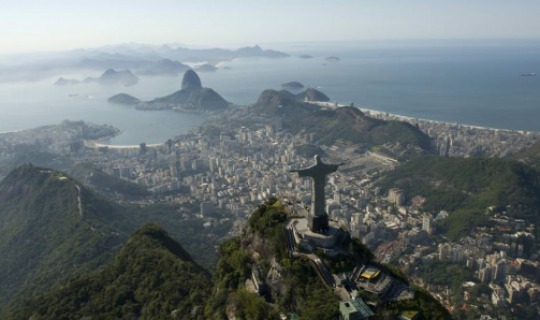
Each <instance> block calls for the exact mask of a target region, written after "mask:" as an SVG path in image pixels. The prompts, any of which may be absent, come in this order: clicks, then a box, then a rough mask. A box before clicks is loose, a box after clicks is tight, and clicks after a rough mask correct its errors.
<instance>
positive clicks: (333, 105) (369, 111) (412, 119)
mask: <svg viewBox="0 0 540 320" xmlns="http://www.w3.org/2000/svg"><path fill="white" fill-rule="evenodd" d="M309 103H313V104H316V105H318V106H321V107H325V108H329V109H335V108H336V107H349V106H350V105H347V104H339V103H337V102H322V101H310V102H309ZM356 108H358V109H359V110H360V111H362V112H363V113H365V114H366V115H368V116H371V117H372V118H377V117H380V118H382V119H385V120H388V119H396V120H400V121H405V122H409V123H414V122H419V121H421V122H429V123H434V124H446V125H453V126H458V127H464V128H471V129H478V130H489V131H505V132H517V133H521V134H525V133H527V132H535V133H536V132H537V131H529V130H516V129H504V128H493V127H483V126H478V125H472V124H464V123H457V122H449V121H442V120H431V119H423V118H415V117H409V116H404V115H399V114H394V113H390V112H386V111H380V110H375V109H369V108H364V107H356Z"/></svg>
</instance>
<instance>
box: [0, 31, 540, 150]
mask: <svg viewBox="0 0 540 320" xmlns="http://www.w3.org/2000/svg"><path fill="white" fill-rule="evenodd" d="M272 49H278V50H283V51H285V52H287V53H289V54H290V55H291V56H290V57H288V58H279V59H267V58H242V59H235V60H232V61H226V62H222V63H220V64H219V67H220V69H219V70H218V71H216V72H212V73H200V74H199V76H200V77H201V80H202V83H203V86H205V87H210V88H213V89H214V90H216V91H217V92H219V93H220V94H221V95H222V96H223V97H224V98H225V99H227V100H228V101H231V102H234V103H236V104H241V105H247V104H251V103H253V102H255V101H256V100H257V97H258V96H259V94H260V93H261V92H262V91H263V90H265V89H280V84H282V83H285V82H289V81H299V82H301V83H302V84H304V85H305V86H311V87H314V88H317V89H319V90H321V91H322V92H324V93H326V94H327V95H328V96H329V97H330V98H331V100H332V101H336V102H338V103H342V104H349V103H351V102H352V103H354V105H355V106H357V107H361V108H367V109H373V110H378V111H384V112H389V113H394V114H399V115H404V116H410V117H415V118H422V119H430V120H439V121H446V122H456V123H461V124H470V125H477V126H484V127H493V128H501V129H512V130H526V131H540V121H539V119H540V75H538V76H522V74H528V73H540V42H538V41H530V42H527V41H519V42H517V41H511V42H510V41H508V42H504V41H502V42H485V43H473V42H464V43H456V42H451V43H445V42H427V43H407V42H397V43H341V44H339V43H319V44H314V43H311V44H295V45H277V47H272ZM302 54H307V55H311V56H312V58H310V59H305V58H301V57H300V55H302ZM329 56H335V57H338V58H339V59H340V60H339V61H327V60H326V59H325V58H326V57H329ZM78 72H80V71H78ZM99 75H100V73H99V72H96V71H88V72H82V73H78V74H58V75H57V76H54V77H51V78H47V79H41V80H36V81H26V82H10V83H8V82H1V83H0V115H1V116H0V132H6V131H18V130H24V129H30V128H33V127H37V126H41V125H48V124H58V123H60V122H61V121H63V120H65V119H69V120H85V121H90V122H94V123H98V124H110V125H114V126H116V127H118V128H120V129H121V130H122V131H123V133H122V134H121V135H119V136H118V137H115V138H113V139H111V140H110V141H109V143H110V144H117V145H125V144H139V143H141V142H146V143H160V142H164V141H166V140H167V139H168V138H171V137H174V136H175V135H176V134H179V133H183V132H186V131H188V130H190V129H192V128H195V127H197V126H199V125H200V124H201V123H202V122H203V121H204V120H205V116H204V115H201V114H190V113H179V112H173V111H139V110H135V109H133V108H132V107H128V106H121V105H113V104H108V103H107V98H108V97H110V96H112V95H114V94H117V93H120V92H125V93H128V94H131V95H133V96H136V97H138V98H140V99H143V100H149V99H153V98H155V97H160V96H164V95H167V94H170V93H172V92H174V91H176V90H178V89H180V85H181V76H179V77H141V78H140V81H139V83H138V84H136V85H134V86H130V87H121V86H101V85H99V84H78V85H71V86H62V87H58V86H55V85H54V82H55V81H56V79H57V78H58V77H59V76H63V77H65V78H78V79H82V78H84V77H87V76H99Z"/></svg>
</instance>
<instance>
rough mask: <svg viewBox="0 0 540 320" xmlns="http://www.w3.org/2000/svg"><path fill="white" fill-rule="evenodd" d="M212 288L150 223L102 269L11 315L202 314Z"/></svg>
mask: <svg viewBox="0 0 540 320" xmlns="http://www.w3.org/2000/svg"><path fill="white" fill-rule="evenodd" d="M210 288H211V282H210V274H209V273H208V272H207V271H205V270H204V269H203V268H201V267H200V266H199V265H197V264H196V263H195V262H194V261H193V259H192V258H191V256H190V255H189V254H188V253H187V252H186V251H185V250H184V249H183V248H182V246H180V245H179V244H178V243H177V242H176V241H174V240H173V239H172V238H171V237H170V236H169V235H168V234H167V233H166V232H165V231H164V230H163V229H161V228H159V227H158V226H156V225H152V224H150V225H145V226H143V227H141V228H140V229H139V230H137V231H136V232H135V233H134V234H133V235H131V236H130V238H129V240H128V241H127V243H126V244H125V245H124V247H123V248H122V250H121V251H120V252H119V253H118V254H117V255H116V256H115V257H114V259H113V261H112V262H111V263H109V264H108V265H107V266H106V267H105V268H104V269H102V270H99V271H96V272H92V273H90V274H81V275H79V276H78V277H76V278H75V279H73V280H71V281H70V282H69V283H67V284H66V285H64V286H63V287H62V288H60V289H58V290H56V291H53V292H51V293H47V294H44V295H42V296H39V297H38V298H36V299H34V300H32V301H31V302H29V303H26V304H25V306H24V307H23V308H21V309H19V310H17V311H15V312H13V314H11V315H10V316H9V318H10V319H29V318H37V319H61V318H63V317H66V316H69V317H70V318H73V317H76V318H85V317H92V318H99V319H111V318H120V319H137V318H143V319H165V318H169V319H187V318H188V317H189V316H188V315H192V317H190V318H191V319H203V318H202V317H201V315H200V313H201V312H202V308H201V306H202V305H203V304H204V303H205V301H206V299H207V298H208V296H209V294H210ZM197 310H199V312H198V311H197Z"/></svg>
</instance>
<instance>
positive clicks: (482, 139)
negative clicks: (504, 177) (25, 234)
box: [0, 109, 540, 310]
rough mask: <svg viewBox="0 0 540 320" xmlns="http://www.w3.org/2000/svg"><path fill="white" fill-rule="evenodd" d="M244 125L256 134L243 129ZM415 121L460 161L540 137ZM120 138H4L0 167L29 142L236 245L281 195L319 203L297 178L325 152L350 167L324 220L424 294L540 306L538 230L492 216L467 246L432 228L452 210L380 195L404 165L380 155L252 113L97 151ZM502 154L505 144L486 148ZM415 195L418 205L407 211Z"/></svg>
mask: <svg viewBox="0 0 540 320" xmlns="http://www.w3.org/2000/svg"><path fill="white" fill-rule="evenodd" d="M374 114H375V116H378V117H385V118H390V117H394V116H392V115H388V114H380V113H375V112H374ZM239 119H244V121H243V123H246V124H249V127H247V126H237V124H238V123H239V122H240V121H239ZM246 119H247V120H246ZM409 120H410V121H411V122H413V123H414V124H416V125H418V126H419V127H420V128H422V129H423V130H425V131H427V132H428V133H429V134H430V136H431V137H433V138H434V141H437V142H436V143H439V141H440V140H443V141H450V142H449V143H447V147H446V148H447V150H446V151H444V152H443V153H445V154H449V155H452V156H470V155H472V154H474V153H475V152H476V153H478V152H485V154H487V155H489V156H503V155H508V154H511V153H517V152H520V151H523V150H525V149H527V148H528V147H530V146H531V145H532V144H533V143H534V142H536V141H537V139H538V135H537V134H535V133H526V132H514V131H505V130H493V129H483V128H471V127H467V126H460V125H456V124H454V125H451V124H446V123H440V122H433V121H430V122H426V121H422V120H417V119H409ZM231 124H232V125H231ZM113 134H116V131H115V129H114V128H111V127H107V126H93V125H88V124H85V123H82V122H65V123H62V124H61V125H59V126H52V127H47V128H40V129H35V130H30V131H23V132H19V133H12V134H2V135H1V136H0V141H1V143H2V148H0V150H2V151H1V153H0V160H1V161H2V162H4V163H6V162H8V161H9V160H10V159H12V158H13V157H14V155H15V153H16V152H15V151H16V150H14V149H13V148H14V147H13V146H15V145H16V144H22V143H28V144H34V145H36V146H39V148H41V149H42V151H47V152H53V153H55V154H57V155H58V156H61V157H63V158H66V159H69V160H70V161H73V162H74V163H82V162H91V163H93V164H94V165H96V166H97V167H98V168H100V169H101V170H103V171H104V172H106V173H108V174H110V175H113V176H116V177H118V178H121V179H124V180H126V181H130V182H133V183H135V184H138V185H139V186H142V187H144V188H147V189H148V190H150V191H151V193H152V196H151V197H147V198H142V199H123V198H122V197H121V196H120V195H118V197H119V198H118V199H117V200H119V201H128V202H132V203H137V204H138V205H142V206H144V205H145V203H153V202H167V203H175V204H178V205H179V206H182V205H183V204H189V205H190V206H191V207H193V206H196V207H197V208H199V210H197V211H196V212H184V215H186V216H189V217H193V216H197V217H199V218H200V220H201V224H204V226H206V227H208V228H209V229H210V227H211V226H212V225H216V224H220V223H223V222H224V221H233V224H232V225H233V228H232V229H231V231H230V235H229V236H233V235H236V234H240V232H241V230H242V227H243V226H244V225H245V223H246V219H247V218H248V217H249V215H250V213H251V212H253V211H254V210H255V208H256V207H257V205H258V204H260V203H261V202H263V201H265V200H266V199H268V198H270V197H272V196H277V197H278V198H281V199H285V200H286V201H291V202H298V203H299V204H302V205H304V204H305V206H309V202H310V190H311V189H310V188H311V186H310V181H309V180H306V179H302V178H300V177H298V176H296V175H294V174H291V173H290V170H291V169H296V168H300V167H305V166H307V165H309V164H310V163H311V162H312V160H311V157H312V155H313V154H315V153H323V154H324V158H325V159H328V161H330V162H344V164H343V165H342V166H341V167H340V169H339V171H337V172H336V173H334V174H331V175H330V176H329V178H328V181H327V185H326V194H327V197H326V198H327V199H326V212H327V213H328V215H329V217H330V219H331V220H332V221H334V222H335V223H337V224H338V225H339V226H340V227H342V228H344V229H345V230H347V231H349V232H350V234H351V235H352V236H353V237H356V238H359V239H361V240H362V242H363V243H365V244H366V245H367V246H368V247H369V248H370V249H372V250H373V251H374V253H375V256H376V258H377V260H378V261H380V262H383V263H387V264H394V265H398V266H399V267H400V268H401V269H402V270H403V271H404V272H405V273H407V274H408V275H410V276H411V279H412V281H413V283H414V284H415V285H418V286H420V287H423V288H425V289H427V290H429V292H431V293H432V294H433V295H434V296H435V297H437V299H439V301H440V302H441V303H443V304H444V305H445V306H446V307H447V308H448V309H449V310H455V309H461V308H464V309H467V308H480V309H481V310H490V305H493V306H496V307H503V308H504V307H508V306H517V305H519V304H523V303H533V304H534V303H537V302H538V299H539V296H538V292H539V290H540V285H539V284H538V274H539V273H538V270H539V264H538V262H537V261H538V253H537V252H530V250H526V247H530V243H534V241H535V239H534V235H533V230H534V228H535V226H534V225H533V224H531V223H530V222H527V221H524V220H520V219H513V218H510V217H508V216H507V215H505V213H504V212H496V211H493V208H486V213H485V214H487V215H489V219H490V220H491V221H493V222H494V225H493V226H492V227H490V228H486V227H479V228H477V229H476V230H474V232H471V233H470V234H469V235H468V236H467V237H464V238H461V239H459V240H458V241H450V240H449V239H445V238H444V237H440V236H437V230H436V228H435V227H434V225H435V223H436V222H437V221H438V220H441V219H444V218H445V217H447V216H448V212H446V211H444V210H442V211H440V212H424V211H423V210H422V204H423V203H424V202H425V200H426V199H425V198H422V197H420V196H418V195H405V194H404V192H403V191H402V190H400V189H397V188H392V189H390V190H388V192H385V193H382V192H381V190H380V188H379V187H378V186H377V177H378V175H379V174H380V173H381V172H386V171H388V170H392V169H393V168H395V167H396V166H397V165H399V161H398V160H396V159H392V158H390V157H388V156H384V155H381V154H377V153H376V152H370V151H368V152H364V153H359V152H358V150H357V148H356V146H354V145H332V146H323V145H321V146H317V142H316V141H313V135H312V134H299V135H296V136H293V135H292V134H290V133H289V132H287V131H285V130H282V128H281V125H280V121H279V120H265V118H263V117H259V116H250V115H248V114H247V113H246V111H245V110H243V109H237V110H234V111H232V112H229V113H225V114H222V115H213V116H211V117H210V119H209V120H208V121H207V123H206V124H205V125H203V126H202V127H201V128H200V129H198V130H195V131H193V132H189V133H186V134H182V135H179V136H177V137H176V138H175V139H174V140H169V141H167V142H166V143H164V144H160V145H146V144H145V143H141V144H140V145H138V146H108V145H103V144H98V143H96V142H95V141H96V138H98V137H107V136H111V135H113ZM495 145H497V146H498V147H496V148H495V147H490V148H488V146H495ZM504 146H506V147H504ZM407 197H409V199H411V200H410V201H407V202H406V198H407ZM494 233H502V234H503V237H502V240H501V238H500V237H498V238H497V239H494V236H493V234H494ZM429 261H440V262H444V263H453V264H459V265H462V266H463V268H465V269H466V270H468V271H470V272H471V274H473V275H474V277H475V278H476V279H477V281H478V283H479V284H475V283H474V282H468V283H463V284H462V285H463V288H464V289H463V296H462V297H456V294H457V295H460V294H461V293H460V292H454V291H453V290H451V288H449V287H448V286H443V285H437V284H433V283H430V281H429V279H425V278H423V277H422V273H421V272H419V267H420V266H421V265H422V264H424V263H426V262H429ZM480 285H486V286H488V287H489V288H490V289H491V291H490V292H491V294H490V295H489V296H488V295H486V294H481V293H480V294H478V293H475V294H471V292H473V291H474V287H475V286H476V287H478V286H480ZM474 292H478V289H477V290H476V291H474ZM456 301H458V302H459V303H461V304H460V305H456Z"/></svg>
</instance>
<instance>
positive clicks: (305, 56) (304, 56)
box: [300, 54, 313, 59]
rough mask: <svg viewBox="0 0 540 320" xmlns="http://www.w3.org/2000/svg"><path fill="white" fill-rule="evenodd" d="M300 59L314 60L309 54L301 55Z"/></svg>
mask: <svg viewBox="0 0 540 320" xmlns="http://www.w3.org/2000/svg"><path fill="white" fill-rule="evenodd" d="M300 58H301V59H312V58H313V56H310V55H309V54H301V55H300Z"/></svg>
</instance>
